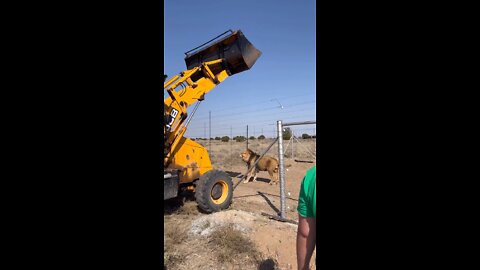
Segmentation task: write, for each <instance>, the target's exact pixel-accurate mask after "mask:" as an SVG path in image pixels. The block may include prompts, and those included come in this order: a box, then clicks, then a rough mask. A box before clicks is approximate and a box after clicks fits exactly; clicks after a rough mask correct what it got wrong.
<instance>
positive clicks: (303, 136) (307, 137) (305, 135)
mask: <svg viewBox="0 0 480 270" xmlns="http://www.w3.org/2000/svg"><path fill="white" fill-rule="evenodd" d="M310 138H311V136H310V135H308V134H306V133H303V134H302V139H310Z"/></svg>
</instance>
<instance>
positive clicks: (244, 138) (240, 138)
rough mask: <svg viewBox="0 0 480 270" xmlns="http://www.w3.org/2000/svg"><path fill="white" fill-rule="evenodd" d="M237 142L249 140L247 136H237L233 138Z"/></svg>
mask: <svg viewBox="0 0 480 270" xmlns="http://www.w3.org/2000/svg"><path fill="white" fill-rule="evenodd" d="M233 139H234V140H235V141H236V142H244V141H246V140H247V138H246V137H245V136H235V137H234V138H233Z"/></svg>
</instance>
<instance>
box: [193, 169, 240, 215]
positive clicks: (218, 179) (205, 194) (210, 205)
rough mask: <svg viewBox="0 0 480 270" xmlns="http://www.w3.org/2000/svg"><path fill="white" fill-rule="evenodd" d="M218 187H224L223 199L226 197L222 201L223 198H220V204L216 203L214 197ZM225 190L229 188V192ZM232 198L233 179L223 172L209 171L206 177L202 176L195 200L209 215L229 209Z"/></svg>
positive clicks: (197, 183) (196, 189)
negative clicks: (215, 189) (215, 188)
mask: <svg viewBox="0 0 480 270" xmlns="http://www.w3.org/2000/svg"><path fill="white" fill-rule="evenodd" d="M216 185H221V186H222V192H221V195H222V197H223V196H225V195H226V197H224V199H222V197H221V198H219V202H218V203H216V202H215V200H214V198H213V197H212V190H213V188H214V187H215V186H216ZM225 188H227V189H228V190H227V191H225ZM232 197H233V182H232V178H231V177H230V176H229V175H228V174H226V173H225V172H223V171H219V170H211V171H208V172H206V173H205V174H204V175H202V176H201V177H200V179H199V180H198V181H197V182H196V188H195V200H196V201H197V204H198V206H199V207H200V208H201V209H202V210H203V211H205V212H207V213H212V212H217V211H220V210H223V209H227V208H228V207H229V206H230V204H231V203H232ZM220 199H222V200H220Z"/></svg>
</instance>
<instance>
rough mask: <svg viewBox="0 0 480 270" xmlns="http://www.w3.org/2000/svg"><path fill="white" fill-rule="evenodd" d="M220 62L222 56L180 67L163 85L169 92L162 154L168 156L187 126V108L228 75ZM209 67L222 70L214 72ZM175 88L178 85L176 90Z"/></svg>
mask: <svg viewBox="0 0 480 270" xmlns="http://www.w3.org/2000/svg"><path fill="white" fill-rule="evenodd" d="M222 65H224V63H223V60H222V59H218V60H214V61H208V62H204V63H202V64H201V66H200V67H195V68H192V69H190V70H186V71H183V72H181V73H180V74H179V75H177V76H174V77H173V78H171V79H170V80H168V81H167V82H165V83H164V89H165V90H166V91H167V92H168V94H169V97H168V98H166V99H165V101H164V112H165V118H166V119H165V125H164V137H165V147H164V155H165V156H164V157H165V158H166V159H168V158H169V157H170V155H171V153H172V151H171V150H172V149H175V147H176V144H177V143H178V142H179V139H180V138H181V137H183V135H184V133H185V131H186V129H187V126H188V123H189V121H186V120H187V118H188V114H187V108H188V107H190V106H191V105H193V104H195V103H197V102H199V101H202V100H203V99H204V97H205V94H206V93H208V92H209V91H211V90H212V89H213V88H214V87H215V86H217V85H218V84H219V83H221V82H222V81H224V80H225V79H226V78H228V76H229V74H228V71H227V69H225V68H219V67H220V66H222ZM212 67H215V68H216V69H217V70H221V71H220V72H219V73H217V74H214V73H213V72H212ZM177 88H180V89H178V90H177ZM193 113H194V112H193ZM193 113H192V115H191V116H190V119H191V117H192V116H193Z"/></svg>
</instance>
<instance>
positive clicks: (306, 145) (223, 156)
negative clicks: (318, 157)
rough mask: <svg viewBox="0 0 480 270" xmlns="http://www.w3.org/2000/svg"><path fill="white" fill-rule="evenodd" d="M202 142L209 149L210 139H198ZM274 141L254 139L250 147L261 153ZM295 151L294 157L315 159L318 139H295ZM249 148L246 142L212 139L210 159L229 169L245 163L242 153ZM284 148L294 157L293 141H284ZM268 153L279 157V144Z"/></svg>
mask: <svg viewBox="0 0 480 270" xmlns="http://www.w3.org/2000/svg"><path fill="white" fill-rule="evenodd" d="M198 142H199V143H200V144H202V145H203V146H205V147H206V148H207V149H208V147H209V143H208V141H198ZM271 143H272V139H265V140H253V141H249V143H248V148H250V149H251V150H253V151H254V152H256V153H258V154H261V153H262V152H263V151H265V150H266V149H267V147H268V146H269V145H270V144H271ZM293 144H294V147H293V148H294V152H293V157H294V158H295V159H302V160H313V157H312V155H311V154H310V152H311V153H313V154H315V145H316V139H306V140H303V139H298V141H297V140H294V143H293ZM246 148H247V143H246V142H230V141H229V142H221V141H212V142H211V150H209V155H210V159H211V161H212V164H213V165H214V166H215V167H217V168H219V169H224V170H225V169H228V168H230V167H231V166H235V165H245V163H243V161H242V159H241V158H240V153H241V152H243V151H244V150H245V149H246ZM283 149H284V151H285V156H286V157H287V158H291V157H292V143H290V144H289V142H288V141H284V143H283ZM267 155H270V156H273V157H275V158H277V159H278V144H277V143H275V144H274V145H273V146H272V147H271V148H270V150H269V151H268V152H267Z"/></svg>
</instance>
